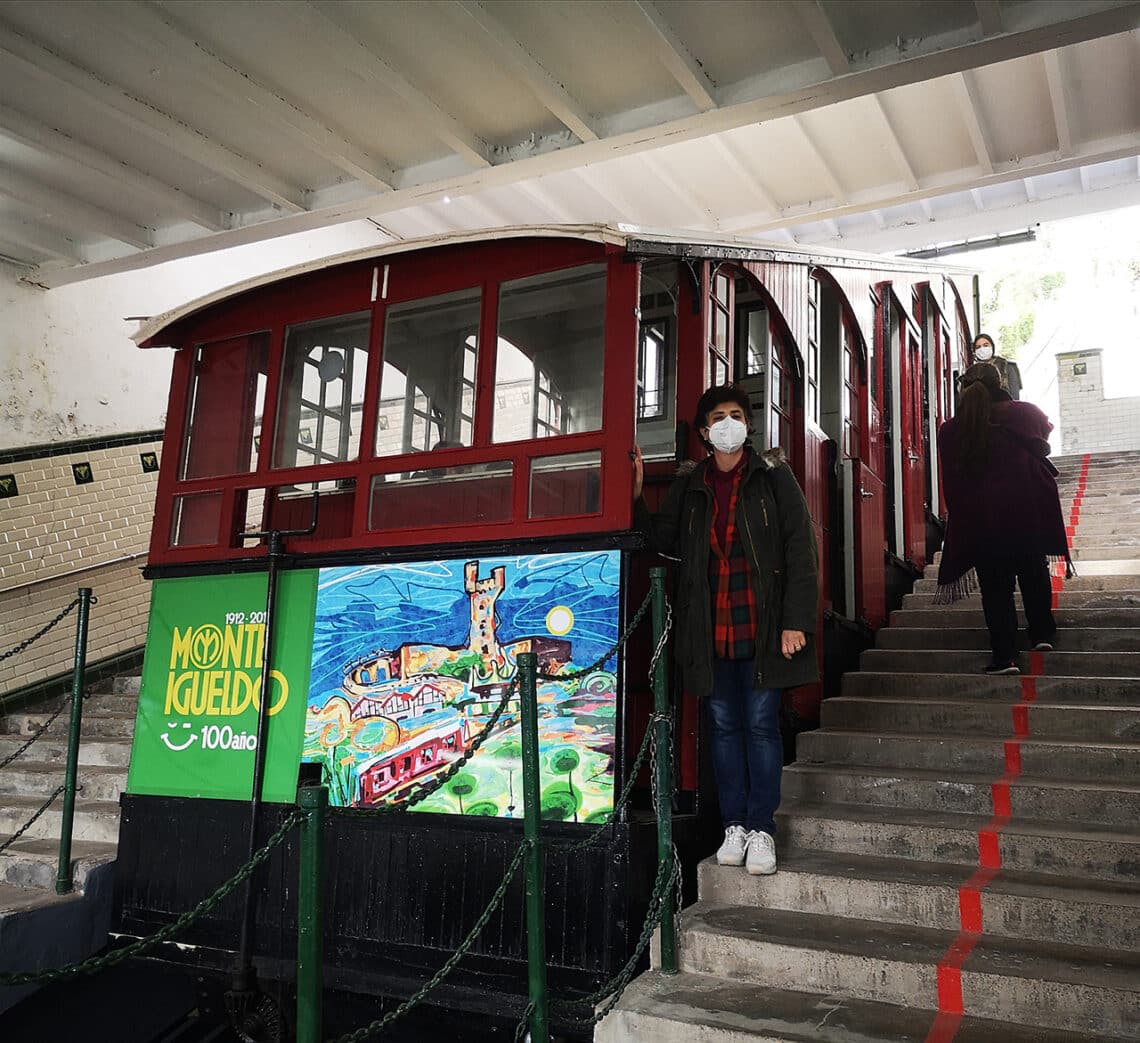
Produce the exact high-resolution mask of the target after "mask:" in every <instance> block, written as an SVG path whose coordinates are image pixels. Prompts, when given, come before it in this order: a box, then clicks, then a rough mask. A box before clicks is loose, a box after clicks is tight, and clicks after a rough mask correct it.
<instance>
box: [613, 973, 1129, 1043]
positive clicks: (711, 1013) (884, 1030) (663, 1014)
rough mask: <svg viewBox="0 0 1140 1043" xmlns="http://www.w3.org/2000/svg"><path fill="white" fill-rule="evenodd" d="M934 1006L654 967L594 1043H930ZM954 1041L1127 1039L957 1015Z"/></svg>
mask: <svg viewBox="0 0 1140 1043" xmlns="http://www.w3.org/2000/svg"><path fill="white" fill-rule="evenodd" d="M933 1023H934V1015H933V1014H932V1013H931V1012H930V1011H924V1010H914V1009H910V1008H907V1007H897V1006H895V1005H894V1004H891V1003H875V1002H873V1001H869V1000H854V999H849V998H847V997H843V996H837V995H834V994H830V995H825V994H822V993H813V992H793V991H792V990H790V989H772V988H766V987H764V986H761V985H755V984H753V983H751V982H737V981H729V980H727V979H725V978H715V977H712V976H710V975H705V974H672V975H663V974H661V973H660V972H658V971H650V972H649V973H647V974H644V975H642V977H640V978H638V979H637V980H636V981H634V982H633V983H632V984H631V985H630V986H629V988H627V989H626V990H625V992H624V993H623V994H622V997H621V999H620V1000H619V1001H618V1004H617V1006H616V1007H615V1008H614V1010H613V1012H612V1013H611V1014H610V1015H609V1016H608V1017H606V1018H605V1019H604V1020H603V1021H602V1022H601V1023H600V1024H599V1025H598V1027H597V1029H596V1030H595V1032H594V1040H595V1043H644V1041H645V1040H648V1039H651V1040H654V1041H655V1043H828V1041H831V1043H834V1041H836V1040H850V1041H852V1043H854V1041H859V1043H924V1041H925V1040H928V1039H930V1038H931V1035H930V1032H931V1027H932V1025H933ZM954 1041H955V1043H1094V1041H1095V1043H1121V1041H1119V1038H1118V1039H1116V1040H1114V1039H1112V1038H1110V1037H1108V1036H1105V1035H1103V1034H1101V1033H1096V1034H1083V1033H1082V1034H1075V1033H1072V1032H1052V1031H1049V1030H1046V1029H1041V1028H1037V1027H1030V1026H1026V1025H1012V1024H1010V1023H1009V1022H1006V1021H1001V1022H999V1021H984V1020H982V1019H981V1018H971V1017H962V1018H961V1019H958V1018H957V1017H955V1031H954Z"/></svg>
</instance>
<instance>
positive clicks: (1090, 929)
mask: <svg viewBox="0 0 1140 1043" xmlns="http://www.w3.org/2000/svg"><path fill="white" fill-rule="evenodd" d="M976 870H977V866H976V865H975V866H969V865H955V864H953V863H939V862H912V861H909V860H907V859H901V858H883V857H878V856H871V855H849V856H848V857H846V858H844V859H837V858H835V856H834V855H833V854H831V853H829V852H810V851H794V852H788V853H785V854H782V855H781V858H780V871H779V872H778V873H776V874H775V875H774V876H771V877H757V876H750V875H749V874H748V873H746V872H741V871H740V869H739V868H738V867H731V866H718V865H717V864H716V860H715V859H714V858H707V859H705V860H704V861H703V862H701V864H700V865H699V866H698V868H697V880H698V894H699V895H700V900H701V901H702V902H708V903H711V904H713V905H741V906H750V907H758V908H762V909H782V910H785V911H787V912H801V913H810V914H812V915H816V916H842V917H846V918H849V919H853V920H864V921H867V920H869V921H873V922H875V923H895V924H909V925H910V926H912V927H932V928H935V929H936V930H943V931H954V930H957V929H958V928H959V926H960V925H961V909H960V905H959V891H960V889H961V888H962V887H963V886H964V885H966V884H967V882H968V881H969V879H970V877H971V876H973V874H974V873H975V872H976ZM981 909H982V929H983V930H984V931H985V932H986V933H987V934H991V935H997V936H1001V937H1007V938H1009V937H1012V938H1026V939H1032V940H1034V941H1043V942H1047V941H1055V942H1058V943H1059V944H1061V945H1086V946H1097V947H1100V946H1105V947H1110V948H1121V949H1140V893H1138V892H1137V891H1136V888H1135V886H1134V885H1132V884H1130V883H1127V884H1125V883H1111V882H1108V881H1090V880H1086V879H1078V878H1074V877H1054V876H1049V875H1048V874H1042V873H1023V872H1017V871H1014V870H1004V871H1003V872H1002V873H1000V874H999V875H997V876H996V877H995V878H994V879H993V880H991V881H989V883H988V884H987V885H986V888H985V890H984V891H982V893H981Z"/></svg>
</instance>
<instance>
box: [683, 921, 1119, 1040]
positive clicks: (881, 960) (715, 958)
mask: <svg viewBox="0 0 1140 1043" xmlns="http://www.w3.org/2000/svg"><path fill="white" fill-rule="evenodd" d="M682 922H683V930H684V937H683V939H682V944H681V947H680V950H681V969H682V970H684V971H685V972H688V973H695V974H712V975H715V974H718V973H723V974H725V975H726V976H731V977H733V978H735V979H736V980H738V981H745V982H754V983H756V984H759V985H765V986H769V987H774V988H781V989H793V990H803V991H810V992H827V993H832V992H834V993H838V994H840V995H842V996H850V997H854V998H856V999H868V1000H869V999H872V998H874V999H876V1000H878V1001H881V1002H888V1003H896V1004H899V1005H900V1006H910V1007H920V1008H924V1009H926V1010H930V1011H935V1010H937V1009H938V989H937V974H936V968H937V966H938V964H939V963H940V962H941V961H942V960H943V958H944V957H945V955H946V953H947V950H948V949H949V948H950V946H951V945H952V944H953V943H954V942H955V941H956V940H957V938H958V932H957V931H956V930H949V931H947V930H935V929H932V928H920V927H911V926H904V925H899V924H884V923H879V924H877V925H876V927H875V929H874V931H868V930H867V928H866V925H865V924H863V923H861V922H860V921H848V920H843V919H841V918H838V917H830V916H813V915H810V914H803V913H789V912H783V911H774V910H768V909H757V908H752V907H747V906H736V907H726V906H719V905H714V904H711V903H706V902H698V903H697V904H696V905H693V906H690V908H689V909H688V910H686V911H685V913H684V914H683V920H682ZM961 982H962V993H963V997H964V999H965V1001H966V1003H965V1005H966V1009H967V1010H969V1011H970V1012H971V1013H972V1014H974V1015H977V1016H979V1017H983V1018H992V1019H996V1020H1010V1021H1014V1022H1017V1023H1020V1024H1029V1025H1035V1026H1039V1027H1041V1028H1046V1029H1062V1030H1072V1031H1077V1032H1099V1033H1102V1034H1107V1035H1117V1036H1123V1037H1124V1038H1129V1037H1130V1036H1134V1035H1135V1034H1136V1033H1140V956H1136V955H1135V954H1119V953H1113V952H1109V951H1106V950H1102V949H1095V948H1085V947H1077V946H1058V945H1056V944H1048V943H1045V944H1042V943H1033V942H1017V941H1014V940H1012V939H1008V938H998V937H993V936H990V935H982V936H981V937H980V938H978V939H977V941H976V944H975V945H974V946H973V948H972V950H971V952H970V954H969V957H968V959H967V960H966V961H965V963H964V964H963V965H962V968H961Z"/></svg>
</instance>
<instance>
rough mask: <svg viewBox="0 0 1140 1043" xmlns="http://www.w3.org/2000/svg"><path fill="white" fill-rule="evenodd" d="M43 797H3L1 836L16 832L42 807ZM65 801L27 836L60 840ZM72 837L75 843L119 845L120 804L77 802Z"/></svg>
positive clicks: (95, 801) (59, 802) (104, 801)
mask: <svg viewBox="0 0 1140 1043" xmlns="http://www.w3.org/2000/svg"><path fill="white" fill-rule="evenodd" d="M43 802H44V798H43V797H41V796H39V795H38V794H37V795H36V796H26V795H23V794H8V795H6V796H4V797H3V798H0V836H10V835H11V834H12V833H15V832H16V830H18V829H19V828H20V827H21V826H22V825H23V824H24V823H25V822H27V821H28V819H30V818H31V817H32V815H33V813H34V812H35V811H36V810H37V809H38V808H39V807H40V805H41V804H43ZM62 803H63V798H62V797H60V798H58V799H57V800H56V801H55V803H54V804H52V806H51V807H50V808H49V809H48V810H47V811H45V812H44V813H43V814H42V815H41V816H40V817H39V818H38V819H36V821H35V822H34V823H33V824H32V825H31V827H30V828H29V829H28V832H27V833H25V834H24V836H26V837H31V838H33V839H34V838H37V837H58V836H59V829H60V819H61V812H60V806H61V804H62ZM72 837H73V839H75V840H99V841H103V842H105V843H118V840H119V804H118V801H110V800H76V802H75V822H74V829H73V832H72Z"/></svg>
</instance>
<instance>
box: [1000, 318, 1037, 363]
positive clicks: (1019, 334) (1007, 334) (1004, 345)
mask: <svg viewBox="0 0 1140 1043" xmlns="http://www.w3.org/2000/svg"><path fill="white" fill-rule="evenodd" d="M1034 321H1035V317H1034V315H1033V312H1027V313H1024V314H1022V315H1021V316H1020V317H1019V318H1018V319H1017V321H1016V322H1014V323H1012V324H1010V325H1008V326H1001V327H999V328H998V354H999V355H1001V356H1002V357H1003V358H1007V359H1016V358H1017V353H1018V351H1020V350H1021V348H1023V347H1024V346H1025V345H1026V344H1028V343H1029V341H1030V340H1031V339H1032V338H1033V325H1034Z"/></svg>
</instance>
